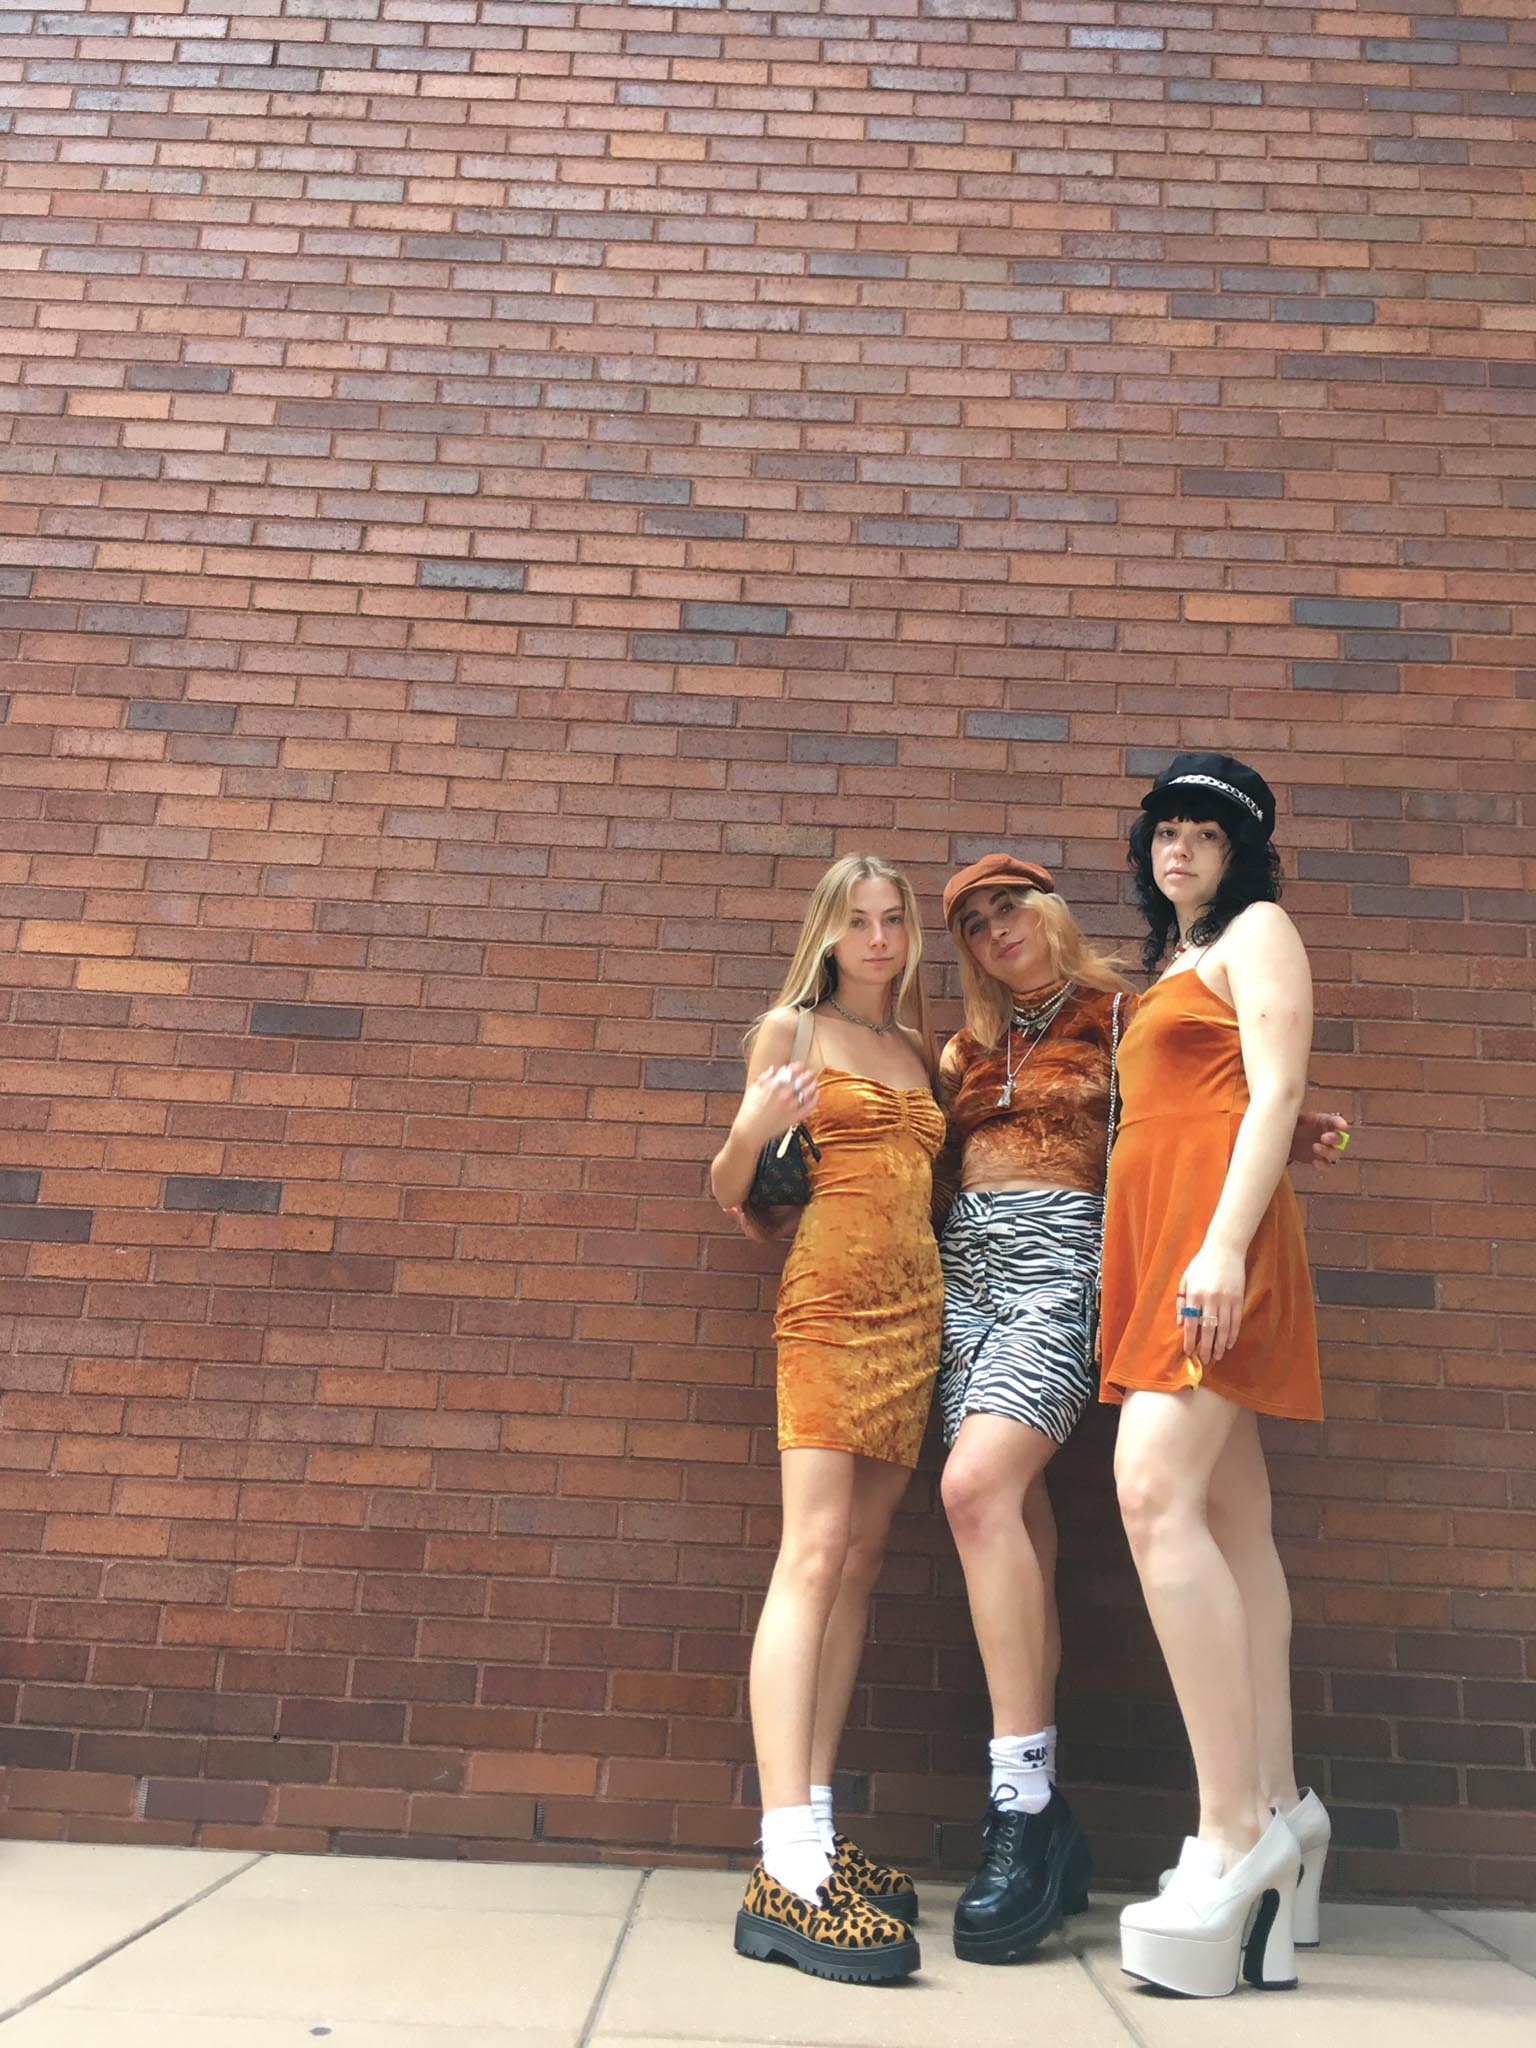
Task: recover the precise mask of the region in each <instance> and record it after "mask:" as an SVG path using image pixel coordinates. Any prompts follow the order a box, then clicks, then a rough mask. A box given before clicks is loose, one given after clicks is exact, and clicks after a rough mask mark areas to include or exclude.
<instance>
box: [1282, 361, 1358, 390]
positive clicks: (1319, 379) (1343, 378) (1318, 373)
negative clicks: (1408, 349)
mask: <svg viewBox="0 0 1536 2048" xmlns="http://www.w3.org/2000/svg"><path fill="white" fill-rule="evenodd" d="M1277 368H1278V370H1279V373H1280V375H1281V376H1282V377H1299V378H1305V379H1306V381H1307V382H1308V383H1309V384H1310V383H1326V384H1379V383H1380V382H1381V364H1380V362H1379V360H1378V359H1377V358H1376V357H1375V356H1308V355H1283V356H1281V357H1280V359H1279V363H1278V365H1277Z"/></svg>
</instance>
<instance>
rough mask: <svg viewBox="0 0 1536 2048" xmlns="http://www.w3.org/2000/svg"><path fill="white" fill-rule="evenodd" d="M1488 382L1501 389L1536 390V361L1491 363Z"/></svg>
mask: <svg viewBox="0 0 1536 2048" xmlns="http://www.w3.org/2000/svg"><path fill="white" fill-rule="evenodd" d="M1488 382H1489V383H1490V384H1491V385H1493V386H1495V387H1496V388H1497V389H1498V390H1501V391H1536V363H1490V364H1489V365H1488Z"/></svg>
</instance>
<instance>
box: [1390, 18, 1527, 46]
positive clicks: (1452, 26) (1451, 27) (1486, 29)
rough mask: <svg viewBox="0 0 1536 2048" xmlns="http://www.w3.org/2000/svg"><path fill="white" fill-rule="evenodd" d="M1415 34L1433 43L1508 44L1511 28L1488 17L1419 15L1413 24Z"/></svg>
mask: <svg viewBox="0 0 1536 2048" xmlns="http://www.w3.org/2000/svg"><path fill="white" fill-rule="evenodd" d="M1413 33H1414V34H1415V36H1421V37H1423V39H1424V40H1425V41H1426V42H1432V43H1440V42H1445V43H1507V42H1508V41H1509V28H1508V25H1507V23H1505V22H1502V21H1489V20H1488V19H1487V18H1486V16H1483V15H1475V16H1473V17H1472V18H1471V19H1464V18H1463V17H1461V16H1460V15H1450V14H1437V15H1422V14H1421V15H1419V16H1417V17H1416V18H1415V20H1414V23H1413Z"/></svg>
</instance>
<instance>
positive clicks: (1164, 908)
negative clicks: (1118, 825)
mask: <svg viewBox="0 0 1536 2048" xmlns="http://www.w3.org/2000/svg"><path fill="white" fill-rule="evenodd" d="M1168 818H1182V819H1184V820H1185V821H1186V822H1187V823H1188V824H1191V825H1219V826H1220V827H1221V829H1222V831H1223V832H1225V833H1226V835H1227V838H1228V839H1229V840H1230V841H1231V848H1232V850H1231V853H1230V854H1229V855H1228V858H1227V865H1226V867H1225V869H1224V870H1223V872H1222V877H1221V882H1220V884H1219V885H1218V887H1217V890H1216V894H1215V895H1214V896H1213V897H1212V898H1211V900H1210V902H1209V903H1208V904H1207V905H1206V907H1205V909H1204V911H1203V912H1202V913H1201V915H1200V916H1199V917H1198V918H1197V919H1196V920H1195V923H1194V924H1193V925H1192V926H1191V927H1190V933H1189V936H1190V940H1191V942H1192V943H1193V944H1194V945H1197V946H1208V945H1210V944H1211V942H1212V941H1213V940H1214V939H1218V938H1220V936H1221V934H1222V933H1223V932H1224V931H1225V930H1226V928H1227V926H1228V925H1229V924H1230V923H1231V922H1232V920H1233V918H1234V917H1236V916H1237V914H1238V912H1239V911H1240V910H1246V909H1247V908H1248V906H1249V904H1250V903H1278V902H1279V901H1280V889H1281V874H1280V856H1279V854H1278V853H1276V851H1275V849H1274V847H1273V846H1272V845H1271V844H1270V842H1269V841H1268V840H1267V839H1263V838H1261V837H1260V836H1259V834H1258V832H1257V831H1256V830H1255V829H1254V827H1253V825H1252V824H1251V822H1250V821H1249V820H1248V819H1247V818H1246V817H1245V816H1244V815H1243V813H1241V812H1240V811H1238V810H1237V808H1236V807H1235V806H1233V805H1228V804H1224V803H1220V802H1217V803H1210V802H1205V803H1202V804H1201V805H1200V806H1199V808H1198V809H1196V808H1194V807H1193V806H1192V805H1190V804H1188V803H1185V804H1184V805H1182V806H1180V805H1174V804H1169V805H1168V806H1167V807H1166V808H1165V809H1162V810H1160V811H1158V812H1157V813H1156V814H1154V813H1152V812H1150V811H1143V812H1142V813H1141V816H1140V817H1139V818H1138V819H1137V820H1136V822H1135V824H1134V825H1133V826H1132V827H1131V835H1130V842H1129V845H1128V846H1127V848H1126V856H1125V857H1126V861H1127V863H1128V864H1129V866H1130V870H1131V877H1132V887H1133V888H1134V890H1135V892H1136V902H1137V905H1138V907H1139V909H1140V911H1141V914H1142V916H1143V917H1144V918H1145V919H1146V920H1147V942H1146V944H1145V945H1144V946H1143V947H1142V949H1141V964H1142V966H1143V967H1144V968H1145V969H1146V970H1147V972H1148V974H1152V973H1155V971H1156V969H1157V967H1158V964H1159V962H1160V961H1161V960H1162V957H1163V955H1164V954H1165V953H1166V952H1167V950H1168V941H1169V939H1170V938H1172V937H1173V935H1174V934H1175V933H1176V932H1177V930H1178V928H1179V924H1178V913H1177V912H1176V911H1175V909H1174V907H1173V905H1172V904H1171V903H1170V902H1169V901H1168V898H1167V897H1166V896H1165V895H1164V894H1163V892H1162V890H1161V889H1159V888H1158V886H1157V884H1156V882H1154V881H1153V879H1152V834H1153V832H1154V831H1155V830H1156V829H1157V827H1158V826H1159V825H1161V824H1162V823H1163V822H1164V821H1165V820H1166V819H1168Z"/></svg>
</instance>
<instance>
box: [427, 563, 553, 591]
mask: <svg viewBox="0 0 1536 2048" xmlns="http://www.w3.org/2000/svg"><path fill="white" fill-rule="evenodd" d="M420 580H421V587H422V589H423V590H506V591H512V592H514V593H515V592H517V591H519V590H521V589H522V587H523V585H524V584H525V583H526V582H527V580H528V565H527V563H526V562H443V561H436V562H429V561H423V562H422V564H421V577H420Z"/></svg>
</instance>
